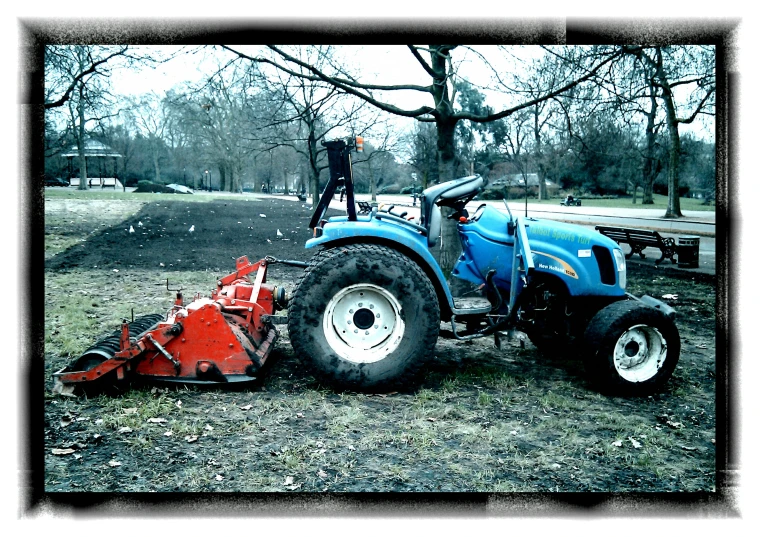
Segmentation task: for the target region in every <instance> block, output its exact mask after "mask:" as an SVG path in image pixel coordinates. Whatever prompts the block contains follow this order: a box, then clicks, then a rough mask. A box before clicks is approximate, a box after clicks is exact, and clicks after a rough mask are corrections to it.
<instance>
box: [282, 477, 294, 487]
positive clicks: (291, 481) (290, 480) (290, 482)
mask: <svg viewBox="0 0 760 537" xmlns="http://www.w3.org/2000/svg"><path fill="white" fill-rule="evenodd" d="M292 484H293V476H290V475H289V476H287V477H286V478H285V482H284V483H283V485H285V486H287V485H292Z"/></svg>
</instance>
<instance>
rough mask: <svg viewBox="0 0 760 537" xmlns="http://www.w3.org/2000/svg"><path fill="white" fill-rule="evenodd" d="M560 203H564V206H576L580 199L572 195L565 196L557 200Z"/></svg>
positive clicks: (578, 205) (579, 203) (578, 204)
mask: <svg viewBox="0 0 760 537" xmlns="http://www.w3.org/2000/svg"><path fill="white" fill-rule="evenodd" d="M559 204H560V205H564V206H565V207H570V206H571V205H575V206H576V207H580V206H581V200H580V199H579V198H573V197H572V196H567V197H566V198H565V199H563V200H562V201H560V202H559Z"/></svg>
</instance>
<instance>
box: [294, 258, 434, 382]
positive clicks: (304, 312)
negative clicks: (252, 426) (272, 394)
mask: <svg viewBox="0 0 760 537" xmlns="http://www.w3.org/2000/svg"><path fill="white" fill-rule="evenodd" d="M439 315H440V314H439V310H438V299H437V297H436V293H435V290H434V289H433V286H432V284H431V283H430V280H429V279H428V277H427V276H426V275H425V273H424V272H423V271H422V269H421V268H420V267H419V266H418V265H417V264H416V263H415V262H413V261H412V260H410V259H409V258H408V257H406V256H404V255H402V254H401V253H399V252H397V251H395V250H393V249H391V248H387V247H384V246H378V245H373V244H356V245H349V246H344V247H339V248H334V249H332V250H326V251H324V252H321V253H320V254H318V255H317V256H315V257H314V259H313V260H312V262H311V264H310V265H309V267H308V268H307V269H306V272H305V274H304V276H303V278H302V279H301V281H300V282H299V284H298V287H297V288H296V290H295V292H294V294H293V299H292V300H291V304H290V307H289V310H288V332H289V334H290V340H291V343H292V345H293V349H294V350H295V351H296V353H297V354H298V355H300V356H301V357H302V358H303V359H304V361H305V362H306V363H307V364H308V365H309V366H310V369H311V370H312V373H313V374H314V375H315V376H316V377H317V378H318V379H319V380H320V381H322V382H325V383H327V384H330V385H333V386H336V387H339V388H342V389H346V388H347V389H355V390H366V391H373V390H374V391H377V390H380V389H388V388H390V387H396V388H408V387H411V386H412V385H413V384H414V383H415V381H416V377H417V376H418V374H419V373H420V371H421V370H422V368H423V366H424V365H425V363H426V362H427V361H428V360H429V359H431V358H432V356H433V350H434V348H435V343H436V340H437V338H438V331H439V326H440V316H439Z"/></svg>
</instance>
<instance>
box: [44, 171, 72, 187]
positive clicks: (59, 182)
mask: <svg viewBox="0 0 760 537" xmlns="http://www.w3.org/2000/svg"><path fill="white" fill-rule="evenodd" d="M45 186H69V182H68V181H67V180H66V179H61V178H60V177H53V176H52V175H47V174H45Z"/></svg>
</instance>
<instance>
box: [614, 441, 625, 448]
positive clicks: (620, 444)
mask: <svg viewBox="0 0 760 537" xmlns="http://www.w3.org/2000/svg"><path fill="white" fill-rule="evenodd" d="M612 445H613V446H615V447H623V441H622V440H617V441H616V442H613V443H612Z"/></svg>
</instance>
